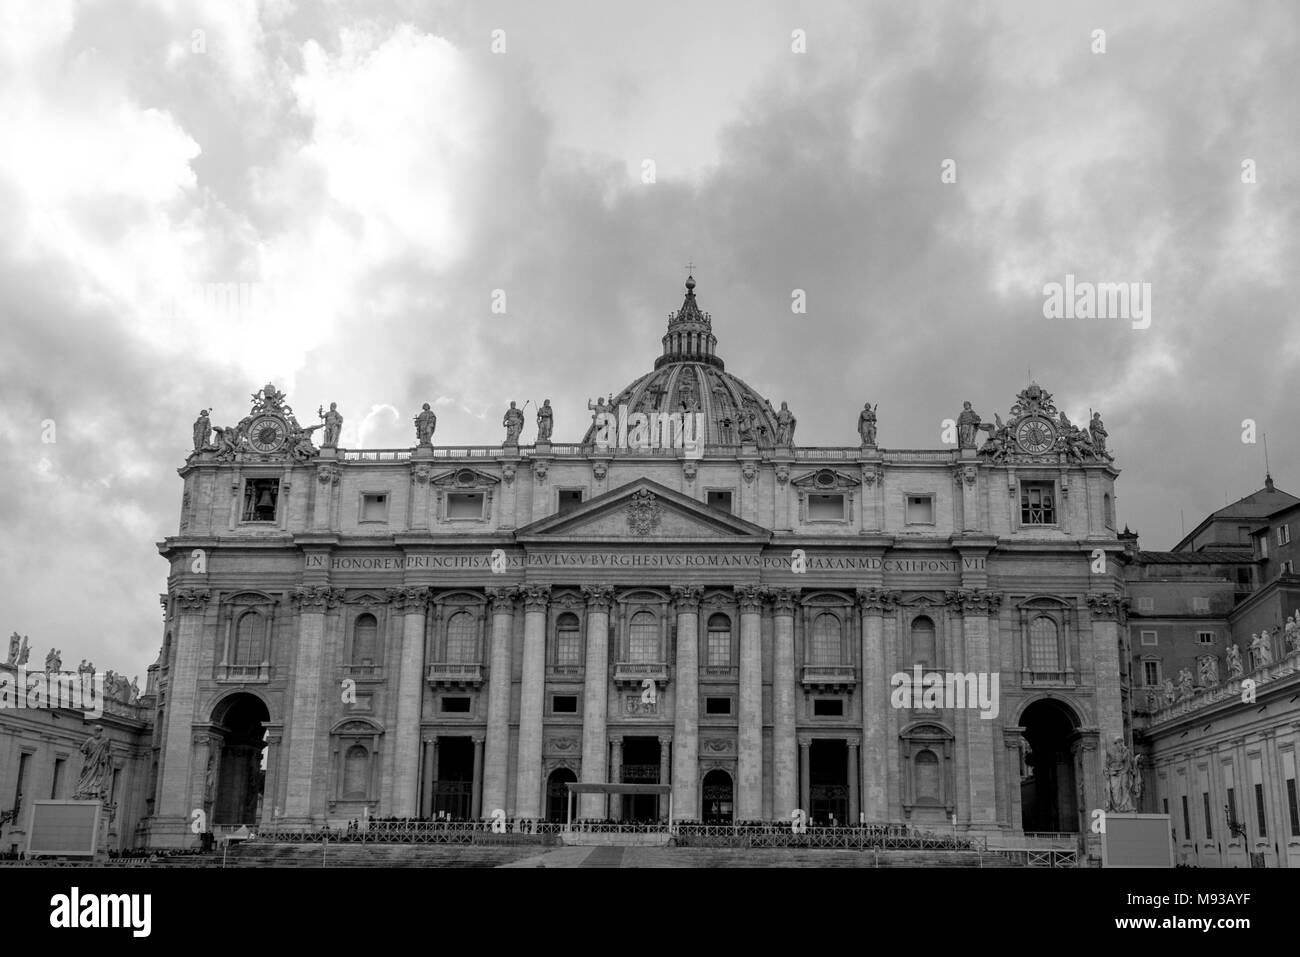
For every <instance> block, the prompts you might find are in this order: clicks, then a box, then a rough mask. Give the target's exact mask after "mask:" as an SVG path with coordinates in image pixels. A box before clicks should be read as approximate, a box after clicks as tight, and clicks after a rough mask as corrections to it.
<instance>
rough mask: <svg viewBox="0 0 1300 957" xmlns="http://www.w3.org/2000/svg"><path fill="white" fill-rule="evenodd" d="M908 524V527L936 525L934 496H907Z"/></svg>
mask: <svg viewBox="0 0 1300 957" xmlns="http://www.w3.org/2000/svg"><path fill="white" fill-rule="evenodd" d="M907 524H908V525H933V524H934V496H933V495H909V496H907Z"/></svg>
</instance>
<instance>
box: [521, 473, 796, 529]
mask: <svg viewBox="0 0 1300 957" xmlns="http://www.w3.org/2000/svg"><path fill="white" fill-rule="evenodd" d="M770 536H771V532H770V531H769V530H768V529H766V528H764V527H762V526H761V525H755V524H754V523H753V522H747V521H745V520H744V519H741V518H737V517H736V516H734V515H729V514H727V513H726V512H721V511H718V510H717V509H713V508H709V507H708V506H707V505H705V504H704V503H702V502H698V501H696V500H695V499H693V498H691V497H690V496H688V495H683V494H682V493H681V492H678V491H675V490H673V489H670V488H668V487H667V486H665V485H660V484H659V483H658V482H654V481H651V480H650V479H644V478H643V479H638V480H637V481H635V482H630V483H628V484H627V485H623V486H620V487H619V488H616V489H612V490H611V491H609V492H606V493H605V494H604V495H598V496H596V497H595V498H593V499H591V500H590V501H588V502H584V503H583V504H582V505H580V506H579V507H577V508H576V509H574V510H573V511H570V512H566V513H565V514H563V515H552V516H550V517H549V518H543V519H541V520H539V521H536V522H533V523H532V524H531V525H526V526H524V527H523V528H521V529H519V531H518V532H517V533H516V534H515V539H516V541H528V540H533V541H538V540H541V541H546V540H556V539H601V540H611V539H619V540H622V541H627V542H644V541H672V540H694V541H698V540H700V539H722V540H728V539H729V540H732V541H740V542H744V541H752V542H755V543H757V544H761V543H763V542H766V541H767V540H768V538H769V537H770Z"/></svg>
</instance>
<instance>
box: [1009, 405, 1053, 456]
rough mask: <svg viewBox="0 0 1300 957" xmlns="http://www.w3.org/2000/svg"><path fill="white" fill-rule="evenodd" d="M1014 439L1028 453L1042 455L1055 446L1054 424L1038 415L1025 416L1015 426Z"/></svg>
mask: <svg viewBox="0 0 1300 957" xmlns="http://www.w3.org/2000/svg"><path fill="white" fill-rule="evenodd" d="M1016 441H1017V442H1018V443H1020V447H1021V448H1022V449H1024V450H1025V451H1026V452H1028V453H1029V454H1030V455H1044V454H1046V453H1047V452H1050V451H1052V449H1053V448H1054V447H1055V446H1056V426H1054V425H1052V423H1051V422H1049V421H1048V420H1047V419H1044V418H1040V417H1039V416H1036V415H1031V416H1026V417H1025V418H1023V419H1021V420H1020V424H1019V425H1017V426H1016Z"/></svg>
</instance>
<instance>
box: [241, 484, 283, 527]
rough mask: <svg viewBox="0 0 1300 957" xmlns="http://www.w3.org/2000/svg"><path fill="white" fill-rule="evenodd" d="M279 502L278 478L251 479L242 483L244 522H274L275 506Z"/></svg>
mask: <svg viewBox="0 0 1300 957" xmlns="http://www.w3.org/2000/svg"><path fill="white" fill-rule="evenodd" d="M279 500H280V480H279V479H278V478H251V479H246V480H245V482H244V518H243V520H244V521H245V522H274V521H275V506H276V503H277V502H278V501H279Z"/></svg>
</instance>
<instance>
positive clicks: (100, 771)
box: [72, 725, 113, 801]
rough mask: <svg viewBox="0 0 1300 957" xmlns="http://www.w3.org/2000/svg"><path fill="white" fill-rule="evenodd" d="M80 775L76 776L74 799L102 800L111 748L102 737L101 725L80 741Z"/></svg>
mask: <svg viewBox="0 0 1300 957" xmlns="http://www.w3.org/2000/svg"><path fill="white" fill-rule="evenodd" d="M81 755H82V764H81V776H80V777H78V778H77V790H76V792H75V793H74V794H73V796H72V799H73V800H74V801H102V800H104V798H105V796H106V791H107V788H108V777H107V776H108V769H109V765H110V764H111V763H112V758H113V754H112V748H111V745H110V743H109V741H108V739H107V738H105V737H104V727H103V725H97V726H96V727H95V733H94V734H92V735H91V736H90V737H88V738H86V740H85V741H83V742H81Z"/></svg>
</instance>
